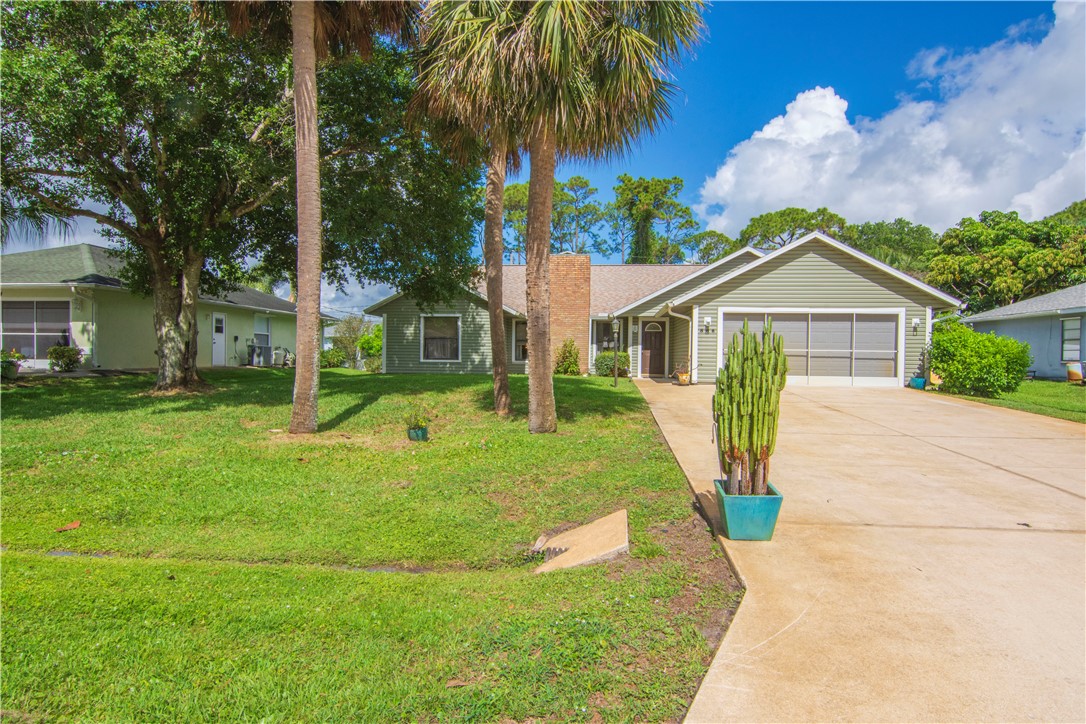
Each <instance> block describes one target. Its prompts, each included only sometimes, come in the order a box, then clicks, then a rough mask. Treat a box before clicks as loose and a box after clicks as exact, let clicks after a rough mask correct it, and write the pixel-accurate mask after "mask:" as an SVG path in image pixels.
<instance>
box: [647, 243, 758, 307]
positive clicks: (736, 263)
mask: <svg viewBox="0 0 1086 724" xmlns="http://www.w3.org/2000/svg"><path fill="white" fill-rule="evenodd" d="M758 259H759V257H757V256H755V255H754V254H753V253H746V254H742V255H740V256H737V257H736V258H734V259H731V260H729V261H727V262H726V263H724V264H721V265H720V266H718V267H716V268H715V269H713V270H712V271H708V272H705V273H703V274H697V275H694V278H693V279H689V280H687V279H684V280H683V281H682V282H681V283H680V284H678V285H677V286H676V287H675V288H674V289H669V290H668V291H666V292H664V293H662V294H658V295H656V296H654V297H653V298H652V299H650V300H648V301H647V302H646V303H645V304H642V305H640V306H638V307H635V308H633V309H631V310H630V311H629V314H632V315H635V316H639V317H657V316H660V315H661V314H662V313H663V310H664V305H665V304H667V303H668V302H669V301H670V300H672V299H677V298H679V297H681V296H682V295H684V294H689V293H690V292H692V291H694V290H695V289H697V288H699V287H702V286H704V285H706V284H710V283H712V281H713V280H714V279H719V278H720V277H722V276H724V275H726V274H731V273H732V272H733V271H735V270H736V269H738V268H739V267H741V266H746V265H747V264H750V263H751V262H754V261H757V260H758Z"/></svg>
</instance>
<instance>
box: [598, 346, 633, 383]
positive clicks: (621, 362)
mask: <svg viewBox="0 0 1086 724" xmlns="http://www.w3.org/2000/svg"><path fill="white" fill-rule="evenodd" d="M596 374H597V375H599V376H600V377H611V376H613V375H614V374H615V353H614V352H600V353H599V354H598V355H596ZM618 376H619V377H629V376H630V354H629V352H619V353H618Z"/></svg>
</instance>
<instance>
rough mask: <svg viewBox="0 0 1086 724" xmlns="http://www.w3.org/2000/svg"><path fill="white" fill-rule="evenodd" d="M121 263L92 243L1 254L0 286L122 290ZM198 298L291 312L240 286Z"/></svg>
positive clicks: (270, 296)
mask: <svg viewBox="0 0 1086 724" xmlns="http://www.w3.org/2000/svg"><path fill="white" fill-rule="evenodd" d="M122 264H123V262H122V261H121V260H120V259H118V258H116V257H115V256H113V255H112V254H111V253H110V252H109V250H108V249H105V248H103V247H101V246H95V245H94V244H72V245H70V246H58V247H54V248H51V249H35V250H33V251H22V252H17V253H14V254H4V255H3V258H2V259H0V284H2V285H4V286H8V285H11V286H76V285H78V286H98V287H112V288H115V289H122V288H123V287H124V285H123V284H122V283H121V280H120V269H121V266H122ZM200 298H201V299H202V300H204V301H207V302H215V303H218V304H231V305H234V306H238V307H245V308H248V309H257V310H264V311H274V312H286V313H288V314H295V313H296V310H295V307H294V304H293V303H292V302H288V301H287V300H286V299H280V298H279V297H277V296H275V295H274V294H265V293H264V292H260V291H257V290H256V289H251V288H249V287H241V288H240V289H237V290H236V291H232V292H227V293H226V294H225V295H224V296H222V297H209V296H201V297H200Z"/></svg>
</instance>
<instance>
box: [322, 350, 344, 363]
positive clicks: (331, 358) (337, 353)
mask: <svg viewBox="0 0 1086 724" xmlns="http://www.w3.org/2000/svg"><path fill="white" fill-rule="evenodd" d="M346 362H347V353H346V352H344V351H343V350H342V349H340V348H339V347H332V348H331V349H323V350H321V367H342V366H343V365H344V363H346Z"/></svg>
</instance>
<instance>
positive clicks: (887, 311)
mask: <svg viewBox="0 0 1086 724" xmlns="http://www.w3.org/2000/svg"><path fill="white" fill-rule="evenodd" d="M905 311H906V310H905V307H866V308H861V307H721V308H720V309H718V310H717V325H718V327H717V330H718V331H717V341H716V368H717V369H718V370H719V369H720V368H721V367H722V366H723V365H724V344H725V340H724V333H723V331H722V330H723V329H724V315H725V314H729V313H730V314H765V315H768V316H772V315H774V314H855V315H876V314H882V315H891V314H892V315H896V316H897V349H896V350H895V357H896V360H895V362H896V364H895V368H896V369H895V372H896V373H897V375H896V377H856V376H849V377H832V376H826V375H811V374H806V375H796V376H792V375H789V377H788V384H790V385H791V384H794V385H797V386H799V385H803V386H812V387H818V386H828V387H904V386H905V352H906V350H905ZM852 334H853V354H855V335H856V328H855V325H853V329H852ZM808 337H810V327H808ZM810 349H811V347H810V342H809V341H808V343H807V351H808V355H809V354H810ZM808 372H809V370H808Z"/></svg>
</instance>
